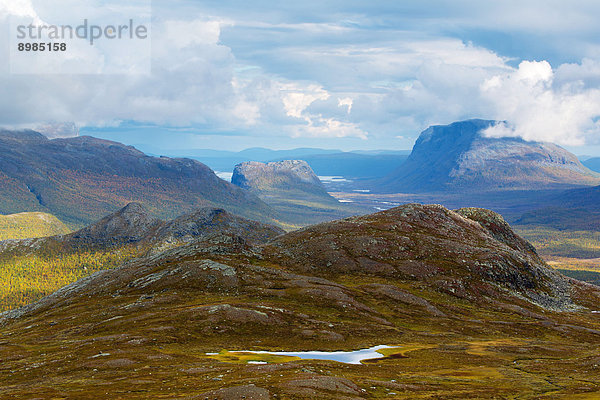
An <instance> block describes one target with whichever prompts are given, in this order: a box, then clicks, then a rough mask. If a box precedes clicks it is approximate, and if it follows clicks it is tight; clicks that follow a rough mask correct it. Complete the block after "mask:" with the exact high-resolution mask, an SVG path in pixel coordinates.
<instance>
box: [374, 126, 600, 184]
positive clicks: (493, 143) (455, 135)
mask: <svg viewBox="0 0 600 400" xmlns="http://www.w3.org/2000/svg"><path fill="white" fill-rule="evenodd" d="M493 124H495V122H494V121H484V120H477V119H475V120H468V121H461V122H455V123H453V124H450V125H444V126H441V125H440V126H431V127H429V128H428V129H426V130H425V131H423V132H422V133H421V135H420V136H419V138H418V139H417V141H416V143H415V145H414V147H413V150H412V153H411V154H410V156H409V157H408V159H407V160H406V162H405V163H404V164H402V165H401V166H400V167H399V168H398V169H397V170H396V171H394V172H393V173H391V174H390V175H388V176H387V177H385V178H383V179H382V180H380V181H377V184H374V185H373V190H377V191H383V192H443V191H481V190H484V191H490V190H505V189H513V190H514V189H524V190H533V189H536V190H539V189H555V188H563V189H567V188H572V187H576V186H585V185H594V184H598V183H600V175H599V174H597V173H595V172H592V171H590V170H589V169H588V168H586V167H585V166H583V165H582V164H581V162H579V160H578V159H577V157H576V156H575V155H573V154H571V153H569V152H568V151H566V150H565V149H563V148H561V147H559V146H556V145H554V144H551V143H539V142H527V141H524V140H522V139H519V138H488V137H485V136H483V135H482V133H481V132H482V131H483V130H484V129H486V128H488V127H490V126H492V125H493Z"/></svg>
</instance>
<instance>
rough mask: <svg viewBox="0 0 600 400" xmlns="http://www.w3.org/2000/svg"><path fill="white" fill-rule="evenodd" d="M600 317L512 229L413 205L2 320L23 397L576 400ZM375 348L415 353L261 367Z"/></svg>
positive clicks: (584, 290) (216, 248) (91, 281)
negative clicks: (509, 396) (558, 398)
mask: <svg viewBox="0 0 600 400" xmlns="http://www.w3.org/2000/svg"><path fill="white" fill-rule="evenodd" d="M134 210H135V209H134ZM134 214H135V213H134ZM208 214H209V215H215V213H213V212H209V213H208ZM215 218H217V217H214V218H213V217H209V218H208V220H214V219H215ZM186 224H187V223H186V222H183V223H182V224H178V225H180V226H186ZM599 301H600V290H599V289H598V288H595V287H593V286H592V285H587V284H585V283H582V282H579V281H576V280H573V279H569V278H566V277H564V276H562V275H561V274H559V273H557V272H555V271H553V270H551V269H550V268H549V267H548V266H546V265H545V264H544V262H543V261H542V260H541V259H540V258H539V257H538V255H537V254H536V252H535V249H533V247H532V246H531V245H529V244H528V243H527V242H526V241H524V240H523V239H521V238H520V237H519V236H518V235H516V234H515V233H514V232H513V231H512V230H511V228H510V227H509V226H508V224H506V222H504V220H503V219H502V217H500V216H499V215H498V214H495V213H493V212H490V211H487V210H483V209H474V208H469V209H461V210H457V211H450V210H448V209H446V208H444V207H442V206H437V205H430V206H423V205H418V204H409V205H405V206H401V207H398V208H395V209H391V210H388V211H384V212H380V213H377V214H372V215H367V216H363V217H351V218H347V219H344V220H339V221H334V222H329V223H323V224H319V225H316V226H312V227H309V228H305V229H302V230H299V231H295V232H291V233H288V234H285V235H282V236H278V237H275V238H272V239H271V240H270V241H267V242H266V243H265V242H262V244H259V245H253V244H251V243H249V242H238V241H235V240H224V239H223V238H222V237H216V236H211V237H205V238H203V239H201V240H197V241H194V242H190V243H189V244H187V245H183V246H179V247H176V248H169V249H167V250H165V251H163V252H160V253H156V252H153V253H151V254H149V255H147V256H145V257H141V258H138V259H135V260H131V261H129V262H127V263H125V264H123V265H122V266H121V267H120V268H116V269H112V270H106V271H100V272H97V273H95V274H94V275H92V276H90V277H88V278H85V279H83V280H80V281H78V282H75V283H73V284H72V285H69V286H67V287H64V288H62V289H60V290H59V291H57V292H56V293H54V294H52V295H50V296H48V297H45V298H44V299H42V300H40V301H39V302H36V303H34V304H31V305H29V306H26V307H24V308H21V309H16V310H11V311H9V312H7V313H4V314H0V338H1V342H0V358H1V359H2V360H3V362H2V365H1V366H0V372H1V374H0V376H2V378H0V384H1V385H2V386H1V387H2V390H3V393H4V394H5V395H6V396H7V397H9V398H10V397H16V398H18V397H21V398H23V397H40V396H41V397H44V396H45V397H51V396H54V397H56V396H57V395H58V394H59V393H60V395H61V396H63V397H69V396H71V395H73V396H75V395H76V396H77V397H79V398H90V399H91V398H97V397H99V396H102V395H104V394H105V393H112V394H120V393H123V397H127V398H131V399H136V398H139V399H142V398H148V397H171V398H174V397H182V396H188V397H190V398H236V399H237V398H243V396H246V398H270V397H273V398H274V397H278V398H279V397H281V398H287V397H289V398H300V399H314V398H332V399H333V398H356V399H362V398H365V399H366V398H377V397H381V396H386V397H387V396H390V395H394V394H393V393H399V392H400V391H402V393H403V394H405V395H406V396H405V397H409V398H410V397H415V396H416V395H418V396H429V397H440V396H442V397H444V398H465V397H472V398H494V397H498V396H497V395H501V394H502V393H506V390H509V391H510V392H511V393H529V394H531V395H532V396H533V397H540V396H542V395H543V394H544V393H546V392H547V391H551V392H552V394H553V395H557V394H560V395H564V396H566V397H568V396H569V395H571V394H575V393H582V392H583V393H594V392H598V391H600V387H598V385H596V384H595V383H594V382H595V380H594V379H593V378H594V377H595V376H596V375H597V371H596V367H594V365H595V364H597V357H598V356H597V355H598V350H600V347H599V345H598V343H599V342H598V338H599V337H600V319H599V316H598V315H597V304H598V302H599ZM376 345H398V346H400V347H398V348H396V349H388V350H386V351H384V352H383V353H384V354H383V355H384V356H385V357H383V358H381V359H379V360H370V361H365V362H363V364H362V365H348V364H343V363H338V362H332V361H322V360H321V361H316V360H301V359H299V358H295V357H291V358H290V357H284V356H277V355H269V354H264V353H258V354H250V353H248V351H275V350H277V351H282V350H283V351H299V350H305V351H316V350H321V351H334V350H346V351H348V350H355V349H360V348H369V347H373V346H376ZM227 350H230V351H244V352H242V353H235V352H227ZM257 363H258V364H259V365H257ZM265 363H266V364H265ZM260 364H265V365H260ZM565 365H567V366H565ZM43 366H48V368H42V367H43ZM50 366H51V368H50ZM407 370H408V371H410V373H406V371H407ZM565 374H567V375H568V376H565ZM548 380H550V381H551V382H552V383H549V384H548V383H547V382H548ZM57 382H58V383H57ZM60 382H65V383H64V384H63V383H60ZM544 382H546V383H544ZM556 382H559V383H560V385H557V384H556ZM540 385H541V386H540ZM458 388H460V393H459V395H458V396H455V394H456V390H457V389H458ZM275 394H277V396H274V395H275Z"/></svg>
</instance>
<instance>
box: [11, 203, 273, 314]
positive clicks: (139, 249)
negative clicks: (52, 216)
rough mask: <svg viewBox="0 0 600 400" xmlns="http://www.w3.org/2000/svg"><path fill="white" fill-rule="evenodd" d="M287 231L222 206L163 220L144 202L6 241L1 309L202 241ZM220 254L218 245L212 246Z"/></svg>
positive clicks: (236, 240)
mask: <svg viewBox="0 0 600 400" xmlns="http://www.w3.org/2000/svg"><path fill="white" fill-rule="evenodd" d="M283 233H284V231H283V230H282V229H281V228H278V227H276V226H273V225H267V224H263V223H260V222H255V221H251V220H247V219H244V218H241V217H237V216H235V215H232V214H229V213H228V212H226V211H225V210H222V209H218V208H201V209H197V210H194V211H193V212H191V213H189V214H184V215H182V216H179V217H178V218H175V219H173V220H170V221H162V220H159V219H157V218H156V217H154V216H152V214H151V213H150V212H149V211H148V210H147V209H146V208H145V207H144V206H143V205H141V204H139V203H130V204H128V205H127V206H125V207H124V208H122V209H120V210H118V211H116V212H114V213H112V214H110V215H108V216H106V217H104V218H102V219H100V220H99V221H97V222H95V223H93V224H91V225H89V226H87V227H85V228H82V229H80V230H78V231H76V232H73V233H69V234H64V235H56V236H51V237H45V238H37V239H21V240H5V241H0V281H1V282H5V283H6V284H4V285H0V311H4V310H7V309H12V308H15V307H18V306H21V305H24V304H28V303H30V302H33V301H36V300H39V299H40V298H42V297H43V296H45V295H48V294H50V293H52V292H54V291H55V290H57V289H59V288H60V287H62V286H65V285H67V284H69V283H72V282H74V281H76V280H77V279H80V278H84V277H86V276H88V275H90V274H92V273H94V272H98V271H101V270H105V269H111V268H115V267H117V266H118V265H120V264H122V263H124V262H128V261H130V260H133V259H135V258H139V257H146V256H151V255H153V254H158V253H160V252H163V251H165V250H167V249H173V248H177V247H180V246H187V245H193V244H194V243H197V242H201V241H204V242H206V241H208V240H210V239H213V240H221V241H225V242H227V243H229V244H230V245H237V246H244V245H248V244H258V243H264V242H266V241H268V240H270V239H273V238H275V237H277V236H279V235H281V234H283ZM211 249H212V251H218V247H216V246H213V247H211Z"/></svg>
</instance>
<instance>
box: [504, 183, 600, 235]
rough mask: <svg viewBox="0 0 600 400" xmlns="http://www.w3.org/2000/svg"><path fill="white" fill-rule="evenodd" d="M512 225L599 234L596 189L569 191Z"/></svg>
mask: <svg viewBox="0 0 600 400" xmlns="http://www.w3.org/2000/svg"><path fill="white" fill-rule="evenodd" d="M515 224H518V225H535V226H548V227H552V228H556V229H561V230H579V231H584V230H591V231H600V186H594V187H589V188H579V189H570V190H566V191H563V192H561V193H558V194H555V195H554V196H552V197H549V198H546V199H545V201H544V204H543V206H541V207H539V208H537V209H534V210H532V211H528V212H526V213H524V214H523V215H522V216H521V217H520V218H518V219H516V220H515Z"/></svg>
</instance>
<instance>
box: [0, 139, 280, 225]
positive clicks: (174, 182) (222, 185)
mask: <svg viewBox="0 0 600 400" xmlns="http://www.w3.org/2000/svg"><path fill="white" fill-rule="evenodd" d="M0 152H1V154H2V157H1V158H0V212H1V213H17V212H23V211H42V212H50V213H51V214H53V215H55V216H57V217H58V218H59V219H61V220H62V221H64V222H65V223H68V224H71V225H74V226H78V227H80V226H84V225H86V224H89V223H90V222H92V221H95V220H97V219H98V218H101V217H102V216H104V215H106V214H108V213H110V212H113V211H115V210H117V209H119V208H120V207H123V206H124V205H125V204H127V203H129V202H131V201H140V202H143V203H144V204H145V205H146V206H147V207H148V209H149V210H150V212H151V213H152V214H153V215H154V216H156V217H160V218H173V217H175V216H177V215H180V214H182V213H185V212H189V211H191V210H193V209H196V208H199V207H218V208H224V209H226V210H229V211H231V212H233V213H235V214H238V215H241V216H245V217H248V218H251V219H256V220H261V221H265V222H271V221H274V219H275V215H274V212H273V210H272V209H270V207H268V206H267V205H266V204H265V203H264V202H262V201H261V200H260V199H258V198H257V197H256V196H254V195H252V194H251V193H249V192H247V191H243V190H241V189H239V188H237V187H236V186H234V185H231V184H230V183H228V182H225V181H223V180H221V179H219V178H218V177H217V176H216V175H215V174H214V173H213V171H212V170H211V169H210V168H208V167H207V166H205V165H204V164H201V163H200V162H198V161H195V160H191V159H185V158H175V159H174V158H167V157H160V158H157V157H150V156H147V155H145V154H144V153H142V152H140V151H138V150H136V149H135V148H133V147H130V146H125V145H122V144H120V143H116V142H111V141H107V140H101V139H96V138H92V137H89V136H80V137H73V138H65V139H53V140H50V139H48V138H46V137H45V136H43V135H41V134H40V133H37V132H34V131H18V132H17V131H0Z"/></svg>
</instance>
